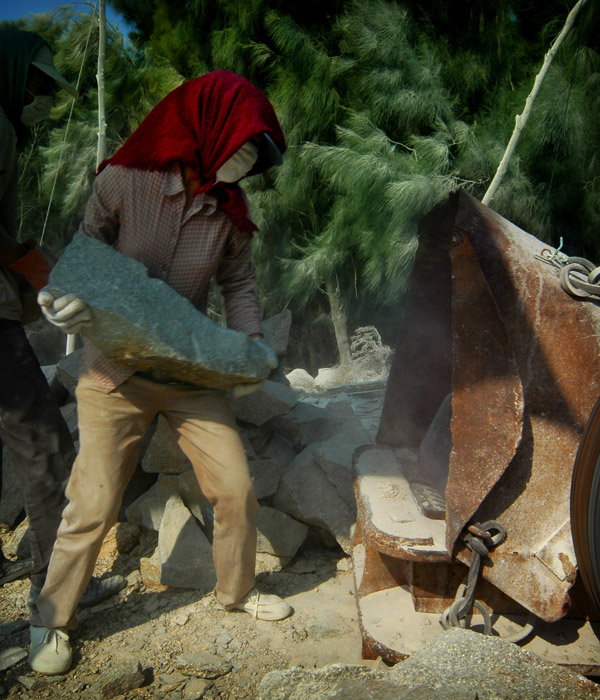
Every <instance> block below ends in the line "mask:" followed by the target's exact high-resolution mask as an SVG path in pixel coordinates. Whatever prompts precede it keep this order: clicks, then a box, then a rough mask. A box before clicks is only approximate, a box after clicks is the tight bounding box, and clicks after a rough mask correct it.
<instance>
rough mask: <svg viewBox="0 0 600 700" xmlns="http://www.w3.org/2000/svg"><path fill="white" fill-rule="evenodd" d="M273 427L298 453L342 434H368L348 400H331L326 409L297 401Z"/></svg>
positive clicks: (275, 421) (274, 422) (275, 420)
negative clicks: (316, 443) (309, 446)
mask: <svg viewBox="0 0 600 700" xmlns="http://www.w3.org/2000/svg"><path fill="white" fill-rule="evenodd" d="M273 424H274V426H275V427H276V428H277V430H278V432H279V433H280V434H281V435H283V436H284V437H285V438H287V439H288V440H289V441H290V442H291V443H292V445H293V446H294V448H295V449H296V450H302V449H303V448H304V447H307V446H308V445H312V444H313V443H315V442H323V441H324V440H329V438H332V437H335V436H337V435H339V434H340V433H349V434H352V433H354V432H357V433H359V434H361V435H364V434H365V430H364V428H363V427H362V425H361V423H360V420H359V419H358V418H357V417H356V415H355V414H354V412H353V410H352V406H351V405H350V402H349V401H348V399H347V398H345V397H342V398H340V399H336V400H335V401H331V402H330V403H329V404H328V405H327V407H326V408H321V407H320V406H314V405H313V404H310V403H307V402H304V401H298V403H297V404H296V406H295V407H294V408H293V409H292V410H291V411H289V412H288V413H286V414H284V415H281V416H279V417H277V418H275V419H274V421H273ZM361 439H363V438H361Z"/></svg>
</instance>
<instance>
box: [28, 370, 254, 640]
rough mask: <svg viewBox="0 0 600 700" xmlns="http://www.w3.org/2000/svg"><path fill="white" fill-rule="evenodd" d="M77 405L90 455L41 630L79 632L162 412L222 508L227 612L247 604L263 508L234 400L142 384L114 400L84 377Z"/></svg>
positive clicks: (72, 492)
mask: <svg viewBox="0 0 600 700" xmlns="http://www.w3.org/2000/svg"><path fill="white" fill-rule="evenodd" d="M77 405H78V415H79V438H80V451H79V455H78V457H77V459H76V460H75V464H74V466H73V472H72V475H71V478H70V479H69V483H68V486H67V491H66V495H67V498H68V500H69V503H68V505H67V507H66V508H65V510H64V513H63V519H62V523H61V524H60V527H59V529H58V535H57V540H56V544H55V545H54V551H53V553H52V558H51V560H50V566H49V568H48V574H47V577H46V583H45V585H44V587H43V589H42V592H41V594H40V597H39V599H38V602H37V609H38V612H37V614H34V615H33V617H32V620H31V621H32V624H34V625H43V626H44V627H49V628H56V627H72V626H73V625H74V624H75V609H76V607H77V603H78V602H79V599H80V597H81V595H82V593H83V591H84V589H85V587H86V586H87V584H88V582H89V580H90V578H91V576H92V573H93V570H94V565H95V563H96V559H97V557H98V554H99V552H100V547H101V545H102V542H103V540H104V537H105V535H106V533H107V532H108V530H109V529H110V528H111V527H112V526H113V525H114V523H115V522H116V519H117V515H118V512H119V508H120V506H121V501H122V497H123V492H124V491H125V487H126V486H127V484H128V482H129V480H130V479H131V477H132V475H133V473H134V471H135V468H136V464H137V461H138V452H139V444H140V441H141V439H142V437H143V436H144V434H145V433H146V431H147V429H148V427H149V425H150V423H151V422H152V419H153V418H154V416H155V415H156V414H157V413H159V412H160V413H162V415H163V416H164V417H165V418H166V420H167V421H168V422H169V424H170V426H171V428H172V429H173V430H174V431H175V434H176V435H177V436H178V443H179V446H180V447H181V449H182V450H183V451H184V453H185V454H186V455H187V457H188V458H189V459H190V461H191V463H192V466H193V468H194V472H195V473H196V477H197V478H198V482H199V484H200V487H201V488H202V491H203V492H204V495H205V496H206V497H207V499H208V500H209V501H210V502H211V504H212V505H213V506H214V539H213V557H214V563H215V569H216V573H217V586H216V589H215V592H216V595H217V598H218V600H219V601H220V602H221V603H222V604H223V605H224V606H225V607H231V606H233V605H234V604H236V603H238V602H240V601H241V599H242V598H243V597H244V596H245V595H246V593H247V592H248V591H249V590H250V589H251V588H252V586H253V585H254V569H255V560H256V515H257V513H258V503H257V501H256V498H255V496H254V489H253V486H252V481H251V479H250V476H249V473H248V464H247V461H246V455H245V452H244V448H243V446H242V442H241V440H240V437H239V435H238V433H237V431H236V428H235V421H234V418H233V416H232V413H231V410H230V408H229V404H228V401H227V398H226V396H225V394H224V393H223V392H220V391H214V390H208V389H196V388H194V387H189V386H185V385H176V384H159V383H156V382H152V381H150V380H148V379H144V378H142V377H139V376H137V375H134V376H132V377H131V378H130V379H128V380H127V381H126V382H124V383H123V384H122V385H121V386H119V387H118V388H117V389H116V390H114V391H112V392H111V393H109V394H107V393H105V392H104V391H102V389H101V388H100V387H99V386H98V384H97V383H96V382H95V381H94V380H93V379H91V378H90V377H88V376H87V375H85V374H84V375H82V376H81V377H80V379H79V384H78V386H77Z"/></svg>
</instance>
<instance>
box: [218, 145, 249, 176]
mask: <svg viewBox="0 0 600 700" xmlns="http://www.w3.org/2000/svg"><path fill="white" fill-rule="evenodd" d="M257 159H258V148H257V146H255V145H254V144H253V143H251V142H250V141H248V143H245V144H244V145H243V146H242V147H241V148H240V150H239V151H236V152H235V153H234V154H233V155H232V156H231V158H229V160H226V161H225V162H224V163H223V165H222V166H221V167H220V168H219V169H218V170H217V182H237V181H238V180H240V179H241V178H243V177H244V175H246V174H247V173H249V172H250V170H252V166H253V165H254V163H256V161H257Z"/></svg>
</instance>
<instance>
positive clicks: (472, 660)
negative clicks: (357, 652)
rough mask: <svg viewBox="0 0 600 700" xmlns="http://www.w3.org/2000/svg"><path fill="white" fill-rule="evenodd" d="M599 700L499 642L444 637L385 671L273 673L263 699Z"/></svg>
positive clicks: (454, 634) (460, 634)
mask: <svg viewBox="0 0 600 700" xmlns="http://www.w3.org/2000/svg"><path fill="white" fill-rule="evenodd" d="M308 698H310V699H311V700H332V699H333V698H337V699H339V700H342V698H343V699H344V700H514V699H515V698H520V699H521V700H557V699H558V698H560V700H597V699H598V698H600V686H598V685H596V684H595V683H593V682H592V681H590V680H588V679H587V678H584V677H583V676H580V675H579V674H577V673H574V672H573V671H571V670H569V669H568V668H565V667H562V666H558V665H556V664H553V663H550V662H548V661H544V660H543V659H541V658H539V657H538V656H535V654H532V653H530V652H528V651H526V650H524V649H521V648H520V647H518V646H516V645H515V644H510V643H509V642H505V641H503V640H502V639H499V638H498V637H487V636H484V635H481V634H478V633H477V632H473V631H471V630H461V629H452V630H449V631H448V632H443V633H441V634H440V636H439V637H438V638H437V639H435V640H434V641H432V642H430V643H429V644H428V645H427V646H426V647H425V648H424V649H422V650H421V651H419V652H417V653H415V654H413V656H411V657H410V658H408V659H407V660H406V661H402V662H401V663H398V664H396V666H394V667H393V668H392V669H390V670H388V671H386V672H384V673H381V672H374V671H369V670H367V669H366V668H364V667H360V666H342V665H334V666H326V667H325V668H322V669H318V670H314V671H312V670H306V669H298V668H294V669H290V670H287V671H275V672H272V673H269V674H267V675H266V676H265V677H264V678H263V679H262V681H261V683H260V686H259V700H307V699H308Z"/></svg>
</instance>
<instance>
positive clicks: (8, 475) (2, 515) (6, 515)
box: [0, 446, 23, 529]
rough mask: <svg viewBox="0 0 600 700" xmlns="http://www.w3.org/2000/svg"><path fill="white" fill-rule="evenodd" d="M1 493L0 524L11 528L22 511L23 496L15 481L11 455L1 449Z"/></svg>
mask: <svg viewBox="0 0 600 700" xmlns="http://www.w3.org/2000/svg"><path fill="white" fill-rule="evenodd" d="M1 449H2V462H1V464H0V467H1V468H2V492H1V494H0V522H3V523H6V524H7V525H8V527H9V528H11V529H12V528H13V527H14V525H15V523H16V521H17V518H18V517H19V514H20V513H21V511H22V510H23V496H22V495H21V489H20V488H19V483H18V481H17V474H16V471H15V462H14V459H13V456H12V453H11V452H9V450H8V449H7V448H6V446H4V447H2V448H1Z"/></svg>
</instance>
